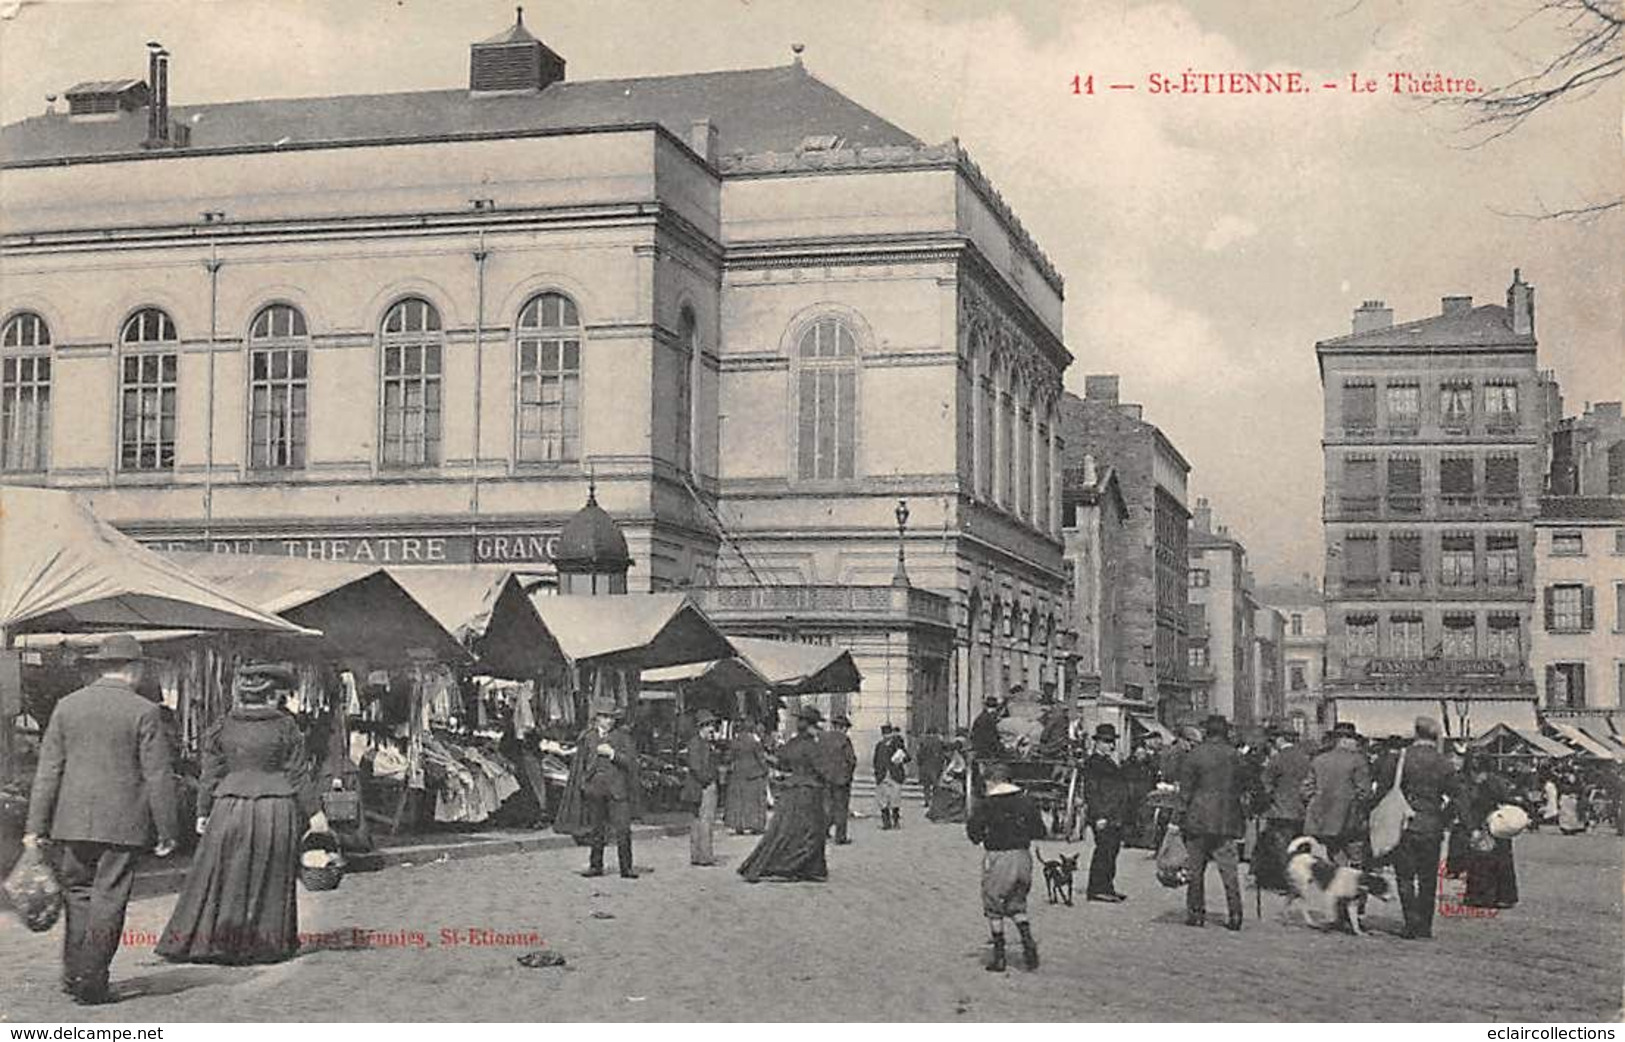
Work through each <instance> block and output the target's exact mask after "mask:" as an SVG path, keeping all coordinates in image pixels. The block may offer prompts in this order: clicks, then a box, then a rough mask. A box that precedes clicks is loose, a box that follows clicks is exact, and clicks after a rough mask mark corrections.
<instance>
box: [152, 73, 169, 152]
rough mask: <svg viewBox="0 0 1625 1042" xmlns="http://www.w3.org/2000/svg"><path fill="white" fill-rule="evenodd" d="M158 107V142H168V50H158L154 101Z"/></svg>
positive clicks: (165, 143)
mask: <svg viewBox="0 0 1625 1042" xmlns="http://www.w3.org/2000/svg"><path fill="white" fill-rule="evenodd" d="M153 104H154V106H155V107H156V108H157V109H158V141H159V143H160V144H164V145H167V144H169V52H168V51H159V52H158V97H157V99H156V100H155V101H154V103H153Z"/></svg>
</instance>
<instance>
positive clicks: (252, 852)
mask: <svg viewBox="0 0 1625 1042" xmlns="http://www.w3.org/2000/svg"><path fill="white" fill-rule="evenodd" d="M294 683H295V679H294V676H293V673H292V672H291V671H290V670H287V669H284V668H282V667H280V666H245V667H243V668H242V669H240V670H238V673H237V698H238V704H237V707H236V708H234V709H232V710H231V712H230V713H228V714H227V716H226V718H225V719H224V720H222V721H221V722H220V723H219V724H217V725H215V726H214V727H213V728H211V729H210V731H209V732H208V733H207V734H206V735H205V736H204V738H203V773H202V778H201V780H200V781H199V783H198V810H197V814H198V818H197V830H198V832H199V833H200V834H201V835H202V837H203V839H202V841H201V842H199V843H198V848H197V854H196V856H195V857H194V858H193V860H192V868H191V871H190V872H189V873H188V874H187V877H186V887H185V889H184V890H182V891H181V896H180V900H179V901H177V902H176V903H175V910H174V912H173V913H172V914H171V915H170V917H169V925H168V926H167V927H165V929H164V934H163V937H162V938H161V939H160V941H159V944H158V954H159V955H160V956H162V957H163V958H165V959H168V960H169V961H171V962H216V963H232V964H241V963H263V962H280V961H282V960H283V959H287V958H289V957H291V956H292V955H293V954H294V953H295V952H297V951H298V949H299V902H298V897H297V895H296V893H295V890H294V883H295V881H296V880H297V879H298V875H299V843H300V840H301V838H302V837H303V836H304V834H305V832H306V827H307V824H308V827H309V829H310V830H312V831H318V832H320V831H326V829H327V819H326V817H325V816H324V815H323V814H322V813H321V810H320V806H321V804H320V797H319V796H318V795H317V794H316V792H315V787H314V786H313V785H312V784H311V780H310V769H309V762H308V761H307V759H306V757H305V742H304V736H303V735H301V734H300V732H299V725H298V724H297V723H295V722H294V719H293V717H292V716H290V715H288V714H287V713H286V712H284V711H283V710H282V709H281V708H280V707H278V706H277V704H276V696H277V695H278V694H279V693H282V692H287V691H292V690H293V687H294Z"/></svg>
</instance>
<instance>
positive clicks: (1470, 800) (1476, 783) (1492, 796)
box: [1452, 758, 1518, 908]
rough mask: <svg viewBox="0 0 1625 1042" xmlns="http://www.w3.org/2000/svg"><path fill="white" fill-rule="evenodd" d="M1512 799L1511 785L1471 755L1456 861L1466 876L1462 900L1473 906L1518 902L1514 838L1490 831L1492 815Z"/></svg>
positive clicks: (1506, 905)
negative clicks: (1461, 835) (1461, 837)
mask: <svg viewBox="0 0 1625 1042" xmlns="http://www.w3.org/2000/svg"><path fill="white" fill-rule="evenodd" d="M1510 802H1512V787H1511V786H1510V785H1508V784H1507V783H1506V782H1505V781H1504V780H1503V779H1501V778H1499V777H1497V776H1496V775H1495V774H1493V773H1491V771H1490V768H1489V765H1488V764H1487V763H1485V762H1484V761H1482V760H1478V761H1476V762H1475V761H1474V760H1473V759H1472V758H1469V760H1468V764H1467V783H1466V785H1464V786H1463V791H1462V802H1461V812H1460V814H1459V816H1458V825H1459V828H1460V830H1461V832H1462V833H1463V834H1464V842H1463V843H1462V845H1461V847H1460V848H1458V849H1457V851H1456V853H1457V863H1458V864H1459V866H1460V867H1461V869H1462V870H1463V872H1464V873H1465V874H1466V876H1467V887H1466V893H1465V894H1464V895H1463V898H1462V900H1463V903H1464V904H1466V905H1468V906H1470V907H1473V908H1511V907H1512V906H1513V905H1515V904H1517V903H1518V870H1517V866H1516V865H1515V864H1514V863H1513V860H1512V840H1510V839H1496V838H1495V837H1493V836H1491V835H1490V834H1489V832H1488V828H1489V826H1488V819H1489V816H1490V814H1492V813H1493V812H1494V811H1495V808H1497V807H1499V806H1501V804H1503V803H1510ZM1454 846H1455V844H1452V847H1454ZM1486 848H1487V849H1486Z"/></svg>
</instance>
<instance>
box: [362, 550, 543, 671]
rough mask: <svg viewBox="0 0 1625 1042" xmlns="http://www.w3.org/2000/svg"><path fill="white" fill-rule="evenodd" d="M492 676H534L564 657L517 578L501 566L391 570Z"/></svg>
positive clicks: (479, 668) (481, 668)
mask: <svg viewBox="0 0 1625 1042" xmlns="http://www.w3.org/2000/svg"><path fill="white" fill-rule="evenodd" d="M391 574H392V575H394V576H395V578H396V580H397V581H398V582H400V584H401V585H402V586H404V587H405V588H406V590H407V592H408V593H410V594H411V595H412V596H413V597H415V598H417V600H418V602H419V603H421V604H422V605H423V606H424V607H425V608H426V609H428V611H429V614H431V615H433V616H434V617H435V618H436V619H438V620H439V622H440V624H441V625H442V626H444V627H446V629H448V630H450V631H451V633H452V635H453V636H454V637H456V638H457V640H458V641H459V642H461V643H462V645H463V646H464V647H466V648H468V649H469V650H470V651H472V652H473V653H474V656H475V658H476V659H477V660H478V664H477V669H478V670H479V671H480V672H482V673H486V674H488V675H490V676H494V677H503V678H506V679H510V680H522V679H529V678H533V677H538V676H541V675H542V674H544V673H545V672H547V671H548V670H549V669H553V668H556V667H558V666H561V665H562V664H563V663H564V654H563V652H561V651H560V650H559V646H558V643H557V642H556V641H555V640H554V639H553V635H552V634H551V633H549V632H548V630H547V627H546V626H545V625H543V623H542V618H541V615H539V614H538V613H537V611H536V608H535V606H534V605H533V604H532V603H531V600H530V598H529V597H528V596H527V595H526V594H525V592H524V590H523V588H522V587H521V585H520V581H519V579H518V578H517V577H516V576H515V575H514V574H513V573H512V572H510V571H508V570H506V569H502V568H496V569H493V568H478V567H468V566H461V565H452V566H447V567H444V568H441V567H434V566H426V567H413V568H399V569H396V570H395V571H393V572H392V573H391Z"/></svg>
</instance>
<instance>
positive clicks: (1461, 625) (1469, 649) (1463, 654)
mask: <svg viewBox="0 0 1625 1042" xmlns="http://www.w3.org/2000/svg"><path fill="white" fill-rule="evenodd" d="M1442 647H1443V651H1444V657H1445V658H1477V657H1478V620H1477V619H1476V618H1475V617H1474V616H1472V615H1469V614H1466V613H1460V614H1458V613H1454V612H1453V613H1450V614H1447V615H1446V616H1445V617H1444V641H1443V643H1442Z"/></svg>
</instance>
